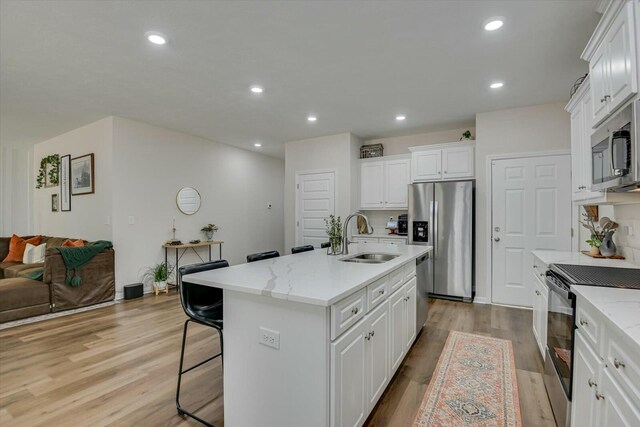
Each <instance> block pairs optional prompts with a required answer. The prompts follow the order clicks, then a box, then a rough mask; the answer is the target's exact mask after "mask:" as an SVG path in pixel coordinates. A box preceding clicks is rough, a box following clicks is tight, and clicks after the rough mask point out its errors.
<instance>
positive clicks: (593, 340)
mask: <svg viewBox="0 0 640 427" xmlns="http://www.w3.org/2000/svg"><path fill="white" fill-rule="evenodd" d="M589 308H590V307H589V306H587V309H586V310H585V307H584V304H582V303H581V301H580V300H578V301H577V307H576V320H575V322H576V328H578V329H579V330H580V331H582V333H583V336H584V337H585V339H586V341H587V342H588V343H589V344H591V345H592V346H593V348H594V349H595V350H596V352H597V353H599V354H602V353H601V351H600V349H601V346H600V344H601V338H600V335H601V330H602V319H600V318H599V316H598V314H597V313H595V312H592V311H589ZM592 310H595V309H592Z"/></svg>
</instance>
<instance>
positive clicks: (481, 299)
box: [473, 297, 491, 304]
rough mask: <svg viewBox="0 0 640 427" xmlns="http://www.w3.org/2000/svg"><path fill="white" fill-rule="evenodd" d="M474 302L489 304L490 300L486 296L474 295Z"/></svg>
mask: <svg viewBox="0 0 640 427" xmlns="http://www.w3.org/2000/svg"><path fill="white" fill-rule="evenodd" d="M473 303H474V304H491V301H490V300H489V298H487V297H475V298H474V299H473Z"/></svg>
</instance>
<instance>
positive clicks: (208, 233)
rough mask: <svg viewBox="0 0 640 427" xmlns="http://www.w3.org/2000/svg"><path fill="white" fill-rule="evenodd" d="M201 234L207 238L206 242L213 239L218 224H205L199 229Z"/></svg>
mask: <svg viewBox="0 0 640 427" xmlns="http://www.w3.org/2000/svg"><path fill="white" fill-rule="evenodd" d="M200 231H201V232H202V234H204V236H205V237H206V238H207V242H210V241H211V240H213V234H214V233H215V232H216V231H218V226H217V225H215V224H207V225H205V226H204V227H202V228H201V229H200Z"/></svg>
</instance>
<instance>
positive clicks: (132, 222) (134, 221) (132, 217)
mask: <svg viewBox="0 0 640 427" xmlns="http://www.w3.org/2000/svg"><path fill="white" fill-rule="evenodd" d="M135 223H136V217H135V216H130V217H129V225H133V224H135Z"/></svg>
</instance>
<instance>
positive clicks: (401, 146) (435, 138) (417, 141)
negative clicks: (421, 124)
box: [365, 127, 476, 156]
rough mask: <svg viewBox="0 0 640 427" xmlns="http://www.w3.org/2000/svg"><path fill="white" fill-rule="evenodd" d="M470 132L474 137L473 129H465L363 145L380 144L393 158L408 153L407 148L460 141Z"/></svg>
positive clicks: (382, 139) (385, 152)
mask: <svg viewBox="0 0 640 427" xmlns="http://www.w3.org/2000/svg"><path fill="white" fill-rule="evenodd" d="M466 130H469V131H471V135H472V136H475V135H476V128H475V127H466V128H459V129H451V130H445V131H440V132H428V133H420V134H415V135H406V136H398V137H393V138H380V139H370V140H367V141H365V145H370V144H382V146H383V147H384V155H385V156H393V155H395V154H408V153H410V151H409V147H416V146H419V145H431V144H444V143H446V142H455V141H458V140H460V137H461V136H462V134H463V132H465V131H466Z"/></svg>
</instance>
